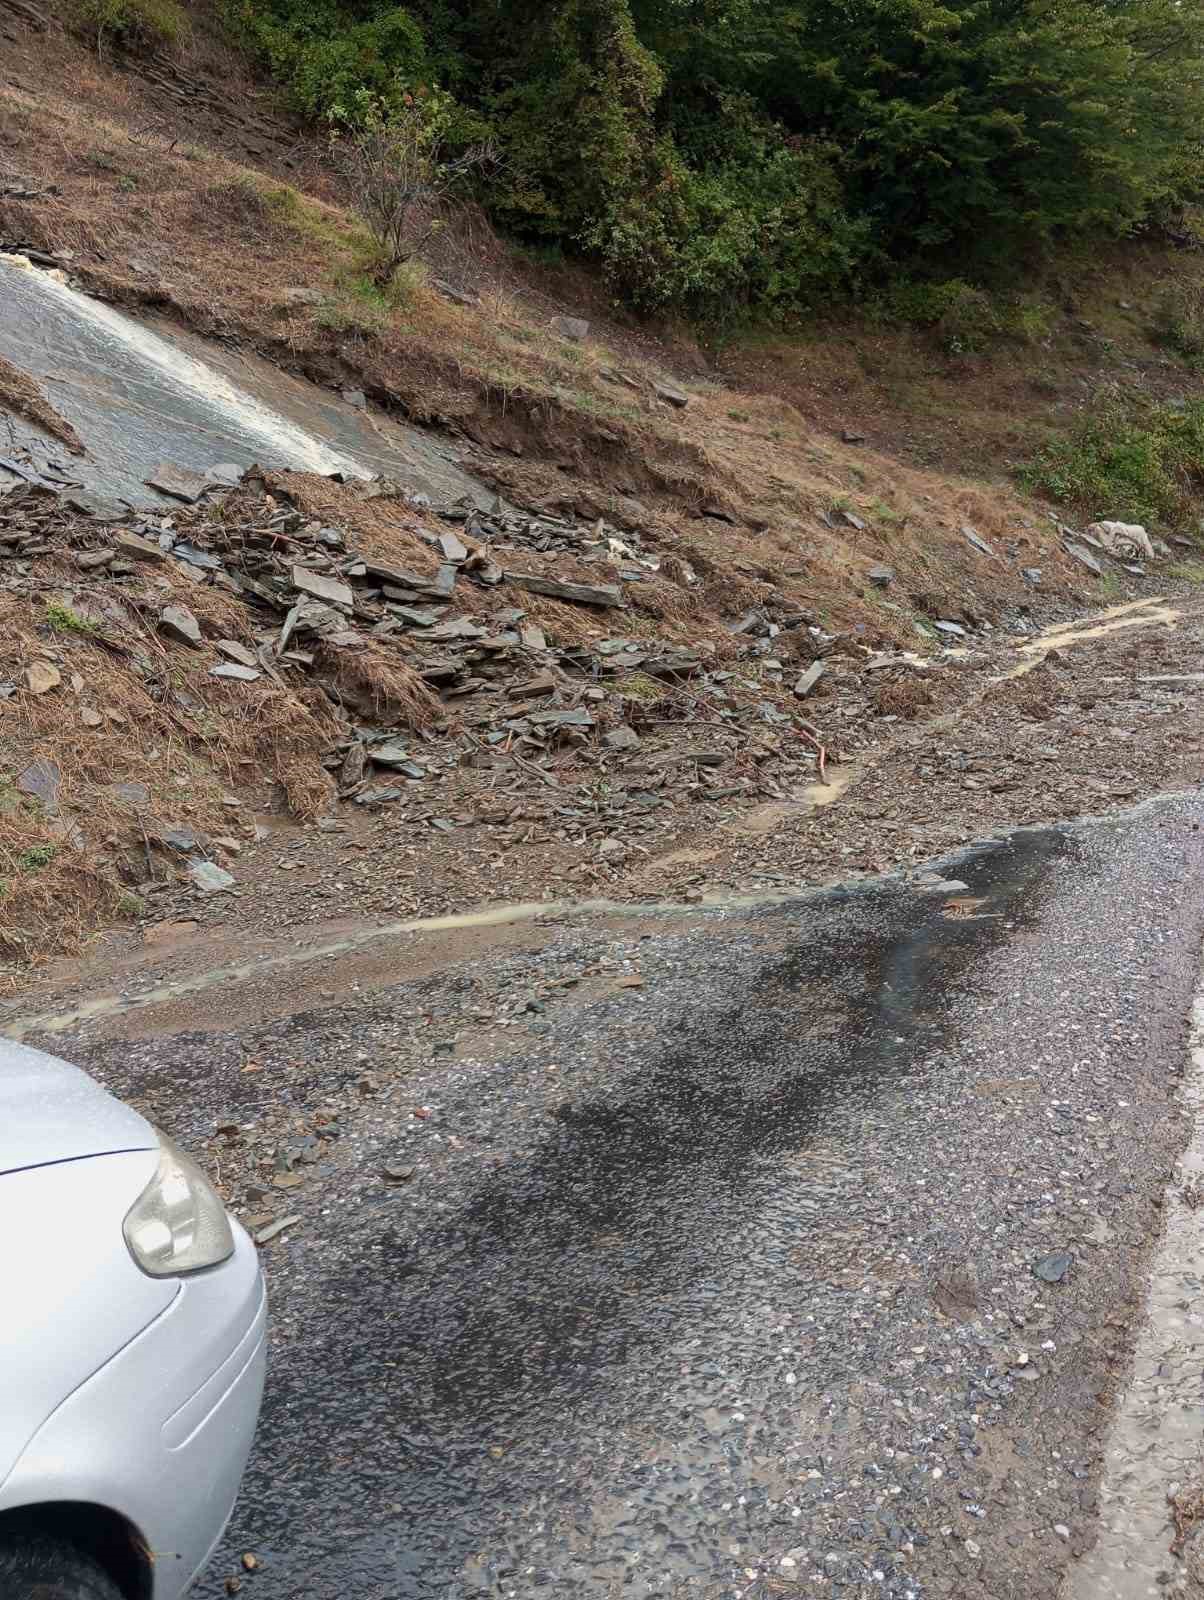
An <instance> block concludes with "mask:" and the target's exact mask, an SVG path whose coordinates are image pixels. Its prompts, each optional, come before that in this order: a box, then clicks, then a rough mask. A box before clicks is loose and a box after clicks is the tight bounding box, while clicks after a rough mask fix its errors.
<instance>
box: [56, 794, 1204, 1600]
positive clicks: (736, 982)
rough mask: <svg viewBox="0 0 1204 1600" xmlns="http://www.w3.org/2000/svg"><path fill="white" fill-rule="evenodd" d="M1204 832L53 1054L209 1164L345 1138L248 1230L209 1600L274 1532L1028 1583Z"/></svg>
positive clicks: (1105, 1337) (635, 1573)
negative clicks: (248, 1278)
mask: <svg viewBox="0 0 1204 1600" xmlns="http://www.w3.org/2000/svg"><path fill="white" fill-rule="evenodd" d="M1199 816H1200V807H1199V805H1198V804H1196V803H1194V802H1188V801H1175V802H1172V803H1169V804H1167V805H1163V806H1160V807H1150V808H1147V809H1146V810H1145V811H1144V812H1143V813H1141V814H1139V815H1137V816H1134V817H1130V818H1128V819H1125V821H1124V822H1123V823H1115V824H1111V825H1109V826H1107V827H1099V828H1087V829H1082V830H1074V831H1060V830H1053V831H1046V832H1034V833H1028V834H1022V835H1020V836H1018V837H1017V838H1016V839H1015V840H1013V841H1011V842H1010V843H1007V844H1004V845H1001V846H996V847H995V848H993V849H986V850H983V851H981V852H979V853H977V854H973V855H971V856H969V857H967V858H964V859H963V860H962V861H961V862H959V863H958V864H957V866H956V867H953V866H951V865H949V864H942V866H941V867H940V868H939V869H938V871H937V872H935V873H934V874H933V875H932V876H931V878H930V879H929V880H928V882H927V884H925V882H924V880H923V879H920V880H919V881H918V882H917V883H915V884H912V885H904V884H903V883H901V882H894V883H889V882H888V883H880V884H877V885H871V886H869V887H861V888H856V889H851V890H847V891H844V892H842V893H836V894H829V895H827V896H823V897H820V896H814V897H810V898H808V899H807V900H805V901H802V902H798V903H797V904H795V905H783V906H777V907H765V908H762V909H761V910H756V911H748V910H744V911H741V912H722V913H721V912H713V913H708V914H707V915H706V925H705V926H691V927H689V928H682V927H678V926H676V925H674V924H673V923H672V922H666V923H665V924H663V925H662V926H661V927H659V928H657V929H656V930H655V932H654V931H653V930H651V929H642V930H641V931H642V932H644V935H645V936H644V937H642V938H641V937H640V935H639V933H638V932H636V930H635V929H632V930H631V932H630V933H629V934H625V933H624V931H623V930H622V929H621V928H618V929H614V928H612V929H610V930H608V931H607V932H606V933H605V934H604V935H595V934H594V933H593V932H592V931H591V930H590V929H589V928H588V926H587V927H582V928H570V929H564V930H559V931H554V930H548V939H547V943H546V944H545V945H544V946H543V947H542V948H541V949H538V950H523V951H518V952H510V953H507V955H506V956H505V957H504V958H502V959H501V960H498V961H494V962H492V963H483V964H481V965H480V966H474V965H466V966H465V967H463V968H461V969H460V970H458V971H455V972H453V973H452V974H449V975H446V976H440V975H437V974H431V975H429V976H427V977H424V978H422V979H419V980H415V981H413V982H410V983H405V984H401V985H399V986H398V987H397V988H396V989H395V990H394V991H392V992H391V993H377V994H372V995H365V996H363V997H362V998H360V999H358V1000H356V1001H355V1002H353V1003H352V1002H348V1004H346V1005H344V1006H341V1007H330V1008H329V1009H327V1010H323V1011H319V1012H310V1013H308V1014H306V1015H303V1016H299V1017H294V1018H291V1019H289V1020H288V1021H286V1022H282V1023H275V1024H270V1025H267V1026H264V1027H261V1028H257V1029H255V1030H252V1031H250V1032H247V1033H244V1034H243V1035H242V1036H241V1037H236V1036H231V1035H223V1034H221V1033H210V1034H205V1035H201V1034H193V1035H184V1036H179V1037H176V1038H172V1039H158V1040H144V1041H141V1042H134V1043H130V1042H126V1041H113V1042H103V1041H93V1042H91V1043H89V1042H88V1041H86V1040H76V1041H72V1044H71V1045H70V1046H69V1047H67V1053H70V1054H74V1055H76V1056H77V1057H81V1056H82V1058H83V1059H84V1060H85V1062H86V1063H87V1064H89V1065H91V1066H92V1067H93V1068H94V1069H96V1070H98V1071H99V1072H100V1073H101V1074H102V1075H103V1076H104V1077H105V1078H106V1080H107V1081H109V1082H111V1083H113V1084H114V1086H116V1087H118V1088H123V1089H124V1090H125V1091H126V1092H127V1093H131V1092H134V1091H135V1090H136V1089H138V1088H139V1087H141V1089H142V1091H143V1093H144V1094H146V1093H149V1094H150V1095H151V1096H152V1097H153V1099H154V1101H155V1104H154V1105H153V1107H151V1108H150V1109H153V1110H154V1112H155V1114H156V1115H157V1116H158V1117H159V1119H160V1120H161V1121H163V1122H165V1123H166V1125H167V1126H168V1127H169V1128H170V1129H171V1131H173V1132H176V1133H179V1134H181V1135H182V1136H184V1137H186V1138H187V1139H188V1140H189V1141H190V1142H191V1143H194V1144H196V1143H197V1142H198V1141H203V1140H204V1139H205V1138H207V1137H208V1135H209V1134H210V1132H211V1130H212V1128H213V1127H214V1125H215V1123H216V1122H217V1121H218V1120H219V1119H221V1118H222V1117H223V1116H225V1117H228V1116H229V1113H230V1111H231V1109H233V1110H234V1112H235V1114H236V1119H237V1121H238V1123H240V1124H247V1125H253V1124H254V1123H255V1121H256V1119H257V1118H259V1117H263V1116H266V1115H267V1114H268V1110H269V1108H270V1107H276V1108H279V1106H280V1105H281V1103H282V1102H283V1104H284V1105H285V1107H286V1108H288V1110H289V1115H290V1116H293V1117H295V1120H296V1121H297V1123H298V1125H300V1124H301V1123H302V1122H305V1121H306V1119H309V1120H310V1121H312V1118H313V1116H314V1114H315V1113H316V1112H319V1111H322V1113H323V1114H325V1111H324V1110H323V1108H328V1109H329V1112H330V1114H331V1115H336V1114H337V1116H338V1118H339V1120H340V1126H341V1127H342V1129H343V1132H342V1134H341V1136H340V1138H339V1139H337V1140H336V1141H334V1142H333V1143H332V1144H331V1146H330V1152H331V1153H330V1154H329V1155H328V1156H324V1157H323V1159H322V1161H321V1163H320V1165H319V1166H318V1167H316V1168H315V1169H313V1173H312V1175H311V1176H310V1177H309V1178H308V1179H307V1180H305V1181H304V1182H302V1183H301V1184H300V1186H298V1187H293V1188H290V1189H289V1190H288V1192H287V1206H288V1209H289V1212H290V1213H295V1214H297V1215H299V1216H300V1217H301V1218H302V1221H301V1223H300V1224H299V1225H298V1226H297V1227H295V1228H294V1229H292V1230H290V1231H288V1232H287V1233H286V1234H285V1235H284V1236H281V1237H278V1238H277V1239H276V1240H274V1241H273V1243H272V1244H271V1246H270V1247H268V1252H267V1259H268V1266H269V1272H270V1275H271V1280H272V1285H273V1304H274V1308H275V1330H274V1336H273V1337H274V1367H273V1373H272V1377H271V1381H270V1384H269V1393H268V1400H267V1405H266V1409H265V1416H264V1427H263V1431H262V1435H261V1440H260V1444H259V1447H258V1451H257V1454H256V1456H255V1458H254V1461H253V1464H252V1468H251V1471H250V1474H249V1477H248V1481H247V1489H246V1494H245V1496H244V1500H243V1502H242V1504H241V1506H240V1508H239V1510H238V1512H237V1513H236V1518H235V1523H234V1525H233V1528H232V1532H231V1535H230V1540H229V1542H228V1544H227V1546H226V1547H225V1553H224V1555H223V1556H222V1557H221V1558H219V1561H218V1563H217V1565H216V1566H215V1568H214V1570H213V1575H212V1577H211V1578H209V1579H208V1580H206V1582H205V1583H203V1584H202V1586H201V1591H200V1592H201V1594H202V1595H203V1596H205V1597H207V1600H208V1597H211V1600H217V1597H218V1596H220V1595H221V1594H222V1592H223V1580H224V1576H225V1575H226V1574H227V1573H228V1572H230V1571H232V1570H233V1569H234V1566H235V1564H236V1559H237V1552H238V1551H239V1550H241V1549H249V1548H254V1549H255V1550H256V1551H257V1553H258V1554H259V1555H260V1557H261V1559H262V1562H263V1565H262V1567H261V1569H260V1570H259V1571H257V1573H256V1575H255V1579H254V1592H255V1594H256V1595H257V1596H259V1597H262V1600H286V1597H292V1596H294V1595H297V1594H301V1593H304V1594H305V1595H307V1596H308V1597H311V1600H336V1597H338V1600H343V1597H345V1596H346V1595H347V1594H348V1593H355V1594H357V1595H361V1594H362V1595H373V1594H375V1595H379V1596H382V1597H383V1596H389V1597H390V1600H435V1597H436V1596H437V1597H439V1600H467V1597H468V1596H474V1595H482V1596H484V1595H488V1596H507V1595H515V1596H521V1597H522V1600H545V1597H546V1600H553V1597H555V1600H561V1597H564V1596H571V1595H581V1596H583V1597H588V1600H600V1597H603V1596H612V1595H613V1596H619V1595H622V1596H623V1597H624V1600H627V1597H641V1596H653V1595H683V1596H684V1595H689V1596H690V1600H699V1597H700V1596H705V1597H707V1600H710V1597H715V1600H718V1597H720V1596H722V1597H725V1600H726V1597H731V1600H735V1597H737V1596H742V1597H746V1600H752V1597H757V1600H768V1597H769V1596H770V1595H780V1594H790V1593H792V1592H799V1593H808V1592H825V1593H832V1594H840V1595H843V1596H845V1597H849V1596H857V1597H859V1600H860V1597H861V1596H863V1595H868V1594H875V1595H889V1596H892V1597H897V1600H908V1597H912V1596H921V1595H922V1596H924V1597H926V1600H927V1597H929V1596H937V1595H944V1596H949V1597H951V1600H952V1597H954V1596H956V1600H1052V1597H1053V1596H1054V1594H1055V1593H1056V1590H1057V1586H1058V1583H1059V1582H1060V1575H1061V1570H1062V1567H1063V1566H1064V1565H1065V1563H1066V1561H1067V1560H1068V1559H1069V1557H1070V1556H1071V1555H1072V1553H1074V1552H1076V1551H1079V1552H1081V1551H1083V1550H1085V1549H1086V1548H1087V1546H1088V1545H1089V1543H1090V1540H1091V1537H1092V1533H1093V1528H1094V1523H1093V1506H1094V1493H1095V1490H1094V1481H1095V1471H1096V1466H1097V1464H1098V1450H1099V1446H1098V1440H1099V1438H1100V1436H1101V1430H1102V1428H1103V1426H1104V1424H1105V1423H1106V1421H1107V1419H1108V1409H1107V1403H1108V1396H1109V1390H1110V1387H1112V1386H1114V1385H1115V1383H1116V1381H1117V1378H1118V1376H1119V1375H1121V1374H1122V1373H1123V1370H1124V1361H1125V1359H1126V1356H1127V1349H1128V1345H1127V1340H1128V1337H1129V1333H1128V1327H1129V1319H1128V1316H1127V1314H1123V1313H1122V1312H1121V1311H1120V1309H1119V1308H1122V1307H1124V1306H1125V1305H1126V1303H1127V1302H1128V1303H1129V1304H1130V1305H1131V1306H1136V1304H1137V1303H1138V1295H1139V1291H1140V1285H1141V1272H1142V1265H1143V1262H1144V1259H1145V1251H1146V1247H1147V1243H1148V1240H1149V1239H1150V1237H1151V1236H1152V1233H1153V1232H1154V1231H1156V1227H1157V1221H1158V1215H1159V1214H1158V1211H1157V1209H1156V1205H1155V1202H1156V1200H1157V1198H1158V1194H1159V1190H1160V1186H1161V1183H1162V1181H1163V1177H1164V1175H1165V1171H1166V1170H1167V1168H1168V1167H1169V1164H1170V1162H1171V1161H1172V1160H1173V1158H1174V1155H1175V1153H1176V1151H1177V1148H1178V1145H1179V1144H1180V1143H1181V1142H1182V1137H1183V1130H1182V1122H1181V1120H1180V1119H1179V1118H1178V1116H1177V1113H1176V1109H1175V1102H1174V1087H1175V1085H1174V1078H1173V1075H1172V1073H1171V1072H1170V1070H1169V1069H1168V1061H1169V1060H1170V1059H1171V1057H1172V1056H1173V1047H1174V1046H1175V1044H1176V1042H1178V1043H1179V1044H1181V1043H1182V1033H1183V1026H1182V1018H1183V1016H1184V1014H1185V1009H1186V998H1187V997H1188V996H1189V995H1190V993H1191V990H1192V984H1193V981H1194V965H1195V949H1196V948H1198V944H1199V938H1200V933H1201V924H1202V922H1204V908H1201V907H1199V906H1198V904H1197V901H1198V896H1196V895H1195V893H1194V884H1195V882H1196V881H1197V875H1198V871H1199V866H1200V855H1201V851H1200V845H1199V834H1198V832H1196V831H1193V828H1192V822H1193V821H1198V819H1199ZM954 873H956V877H954V876H953V874H954ZM917 890H919V891H920V892H917ZM959 900H960V901H975V902H982V903H981V904H980V905H976V906H975V907H974V908H973V911H972V913H969V914H965V915H947V914H946V912H947V910H948V907H949V906H950V905H952V904H954V903H956V902H957V901H959ZM717 931H718V933H719V935H720V936H718V937H717V936H716V933H717ZM607 963H610V966H609V967H607V970H611V968H612V967H613V970H614V971H615V973H616V975H619V974H621V975H628V976H623V977H622V978H619V977H618V976H616V981H613V982H611V983H610V984H608V985H607V988H606V992H604V993H600V992H598V989H597V988H596V987H593V988H591V987H590V982H591V981H592V980H589V974H590V973H591V972H597V971H598V970H599V969H600V968H601V967H602V966H603V965H605V964H607ZM553 981H554V982H556V983H560V982H562V981H563V982H565V983H568V984H577V983H578V982H579V981H580V984H581V987H582V990H583V994H584V996H585V997H584V998H583V999H582V1000H581V1001H575V1000H574V999H573V990H572V989H571V988H570V989H568V990H566V991H565V994H564V998H563V999H561V1000H558V1001H556V1002H555V1003H554V1004H553V1003H552V1002H551V1001H548V1003H547V1004H546V1005H545V1004H544V1003H543V1002H542V1001H541V1002H540V1004H539V1006H537V1008H536V1009H535V1010H534V1011H531V1010H529V1009H524V1008H519V1007H518V1006H511V1008H510V1010H509V1011H508V1013H507V1017H508V1019H509V1030H510V1033H511V1035H512V1037H514V1038H517V1039H521V1040H523V1041H525V1048H522V1049H517V1050H511V1051H508V1052H506V1053H504V1054H502V1053H499V1054H496V1055H479V1056H478V1055H475V1054H470V1055H463V1054H461V1053H460V1052H459V1049H458V1047H457V1046H456V1045H455V1041H456V1039H457V1038H458V1036H459V1030H460V1029H461V1027H463V1026H464V1025H465V1024H466V1023H467V1022H468V1021H470V1020H471V1019H473V1018H474V1017H476V1016H478V1015H479V1014H480V1013H481V1012H482V1011H483V1010H485V1009H487V1008H494V1009H497V1008H498V1007H499V1006H501V1005H502V1004H503V1003H505V1004H506V1005H510V998H509V997H510V996H512V995H513V994H515V993H516V992H532V993H534V992H535V990H536V986H537V985H539V984H540V983H543V984H545V985H547V984H549V983H551V982H553ZM620 982H625V983H630V985H631V986H629V987H620ZM539 992H540V993H543V990H540V991H539ZM1176 1019H1177V1020H1176ZM439 1039H447V1040H449V1041H452V1049H453V1053H452V1054H451V1055H450V1057H447V1058H445V1057H443V1056H441V1055H440V1056H435V1057H434V1058H433V1056H432V1040H439ZM58 1047H59V1048H63V1046H62V1045H61V1044H60V1045H59V1046H58ZM248 1061H250V1062H251V1063H252V1065H253V1067H254V1071H253V1072H251V1073H250V1074H248V1073H247V1071H246V1070H245V1069H246V1066H247V1063H248ZM419 1111H421V1112H422V1113H423V1114H422V1115H421V1116H419V1115H418V1112H419ZM306 1125H308V1123H306ZM386 1164H390V1165H394V1166H398V1164H401V1165H400V1166H398V1170H402V1171H405V1172H408V1173H409V1174H410V1176H409V1177H408V1178H407V1180H406V1181H404V1182H386V1181H382V1179H381V1176H380V1174H381V1172H382V1170H383V1169H384V1167H385V1165H386ZM1058 1252H1063V1253H1066V1254H1068V1255H1069V1256H1070V1257H1071V1259H1072V1263H1073V1264H1072V1265H1071V1266H1070V1267H1069V1268H1068V1270H1067V1272H1066V1274H1065V1276H1064V1278H1062V1279H1060V1280H1058V1281H1054V1282H1048V1281H1046V1280H1045V1279H1043V1278H1042V1277H1041V1276H1040V1275H1038V1273H1037V1271H1036V1270H1035V1268H1036V1264H1037V1263H1039V1262H1041V1261H1044V1260H1046V1259H1047V1258H1049V1257H1051V1256H1054V1255H1056V1254H1057V1253H1058ZM1060 1529H1065V1533H1063V1532H1061V1531H1059V1530H1060ZM821 1580H822V1585H821V1588H820V1589H819V1590H816V1589H815V1585H816V1584H817V1583H820V1582H821Z"/></svg>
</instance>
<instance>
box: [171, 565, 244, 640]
mask: <svg viewBox="0 0 1204 1600" xmlns="http://www.w3.org/2000/svg"><path fill="white" fill-rule="evenodd" d="M163 575H164V578H165V581H166V582H167V583H169V584H170V585H171V587H172V589H173V590H174V591H175V593H174V594H172V595H170V596H169V595H164V596H162V597H156V600H155V605H156V606H159V607H161V606H162V605H163V603H164V602H165V601H174V600H178V601H179V602H180V604H181V605H186V606H187V607H188V609H189V610H190V611H191V612H192V614H193V616H194V617H195V618H196V619H197V621H198V622H199V623H200V625H201V632H202V633H203V634H205V636H206V637H207V638H210V639H235V640H238V641H240V642H241V643H243V644H245V645H247V646H248V647H249V648H252V649H253V648H254V646H255V642H256V641H255V640H254V639H253V638H248V635H247V621H248V611H247V606H246V604H245V602H243V601H240V600H237V599H235V597H234V596H233V595H230V594H227V593H226V591H225V590H224V589H218V588H216V587H215V586H214V585H213V584H211V583H202V582H199V581H198V580H197V579H195V578H192V577H189V576H187V575H186V574H185V573H182V572H179V571H177V570H175V569H173V568H168V567H165V568H164V569H163Z"/></svg>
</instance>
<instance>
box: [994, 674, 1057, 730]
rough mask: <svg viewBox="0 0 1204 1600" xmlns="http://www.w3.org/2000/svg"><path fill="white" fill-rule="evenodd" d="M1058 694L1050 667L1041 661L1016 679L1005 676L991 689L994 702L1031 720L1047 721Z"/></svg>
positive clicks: (1055, 678)
mask: <svg viewBox="0 0 1204 1600" xmlns="http://www.w3.org/2000/svg"><path fill="white" fill-rule="evenodd" d="M1058 697H1059V684H1058V680H1057V677H1056V675H1055V674H1054V672H1053V671H1052V669H1051V668H1050V667H1048V666H1046V665H1045V664H1044V663H1042V664H1041V665H1040V666H1039V667H1034V668H1033V669H1032V671H1031V672H1026V673H1024V674H1023V675H1022V676H1021V677H1019V678H1007V679H1005V680H1004V682H1003V683H1001V684H999V685H998V687H997V688H996V691H995V699H996V701H997V702H999V703H1001V704H1003V705H1005V706H1010V707H1011V709H1012V710H1013V711H1016V712H1018V713H1019V715H1020V716H1022V717H1027V718H1028V719H1029V720H1030V721H1031V722H1048V720H1049V719H1050V717H1052V716H1053V714H1054V707H1055V706H1056V705H1057V702H1058Z"/></svg>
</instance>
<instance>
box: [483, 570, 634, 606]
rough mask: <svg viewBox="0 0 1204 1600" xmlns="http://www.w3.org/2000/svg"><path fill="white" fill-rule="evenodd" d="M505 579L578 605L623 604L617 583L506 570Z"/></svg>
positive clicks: (532, 590) (554, 598)
mask: <svg viewBox="0 0 1204 1600" xmlns="http://www.w3.org/2000/svg"><path fill="white" fill-rule="evenodd" d="M506 581H507V583H512V584H514V585H515V587H516V588H519V589H527V590H529V591H530V592H531V593H532V594H546V595H550V596H551V598H552V599H553V600H572V601H575V602H576V603H577V604H578V605H585V606H621V605H622V604H623V592H622V590H621V589H620V588H619V586H618V584H617V583H570V582H569V581H568V580H567V579H564V578H545V577H544V576H543V574H542V573H538V572H507V574H506Z"/></svg>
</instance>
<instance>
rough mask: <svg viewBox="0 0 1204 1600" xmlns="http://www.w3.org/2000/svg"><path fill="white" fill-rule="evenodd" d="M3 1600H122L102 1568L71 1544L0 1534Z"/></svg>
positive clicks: (0, 1572) (0, 1573)
mask: <svg viewBox="0 0 1204 1600" xmlns="http://www.w3.org/2000/svg"><path fill="white" fill-rule="evenodd" d="M0 1595H3V1597H4V1600H125V1597H124V1596H123V1595H122V1593H121V1590H120V1589H119V1588H118V1587H117V1585H116V1584H115V1583H114V1582H113V1580H112V1578H110V1577H109V1575H108V1573H107V1572H106V1571H105V1570H104V1568H103V1567H100V1566H98V1565H97V1564H96V1562H95V1561H93V1559H92V1557H91V1556H89V1555H85V1554H84V1552H83V1551H82V1550H79V1549H77V1548H76V1547H75V1545H73V1544H67V1543H60V1542H59V1541H58V1540H55V1539H40V1538H30V1537H25V1536H23V1535H22V1536H18V1537H17V1538H14V1539H7V1540H6V1539H4V1538H3V1535H0Z"/></svg>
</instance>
